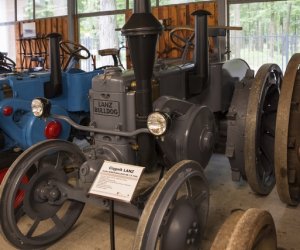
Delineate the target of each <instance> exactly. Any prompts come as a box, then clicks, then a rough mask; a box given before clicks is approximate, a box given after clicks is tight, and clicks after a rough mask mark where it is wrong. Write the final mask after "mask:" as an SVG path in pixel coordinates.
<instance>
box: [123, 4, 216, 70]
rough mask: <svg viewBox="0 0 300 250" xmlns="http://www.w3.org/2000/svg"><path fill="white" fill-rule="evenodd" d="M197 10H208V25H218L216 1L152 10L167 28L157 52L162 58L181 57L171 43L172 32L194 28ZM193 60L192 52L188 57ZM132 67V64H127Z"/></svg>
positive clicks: (128, 12)
mask: <svg viewBox="0 0 300 250" xmlns="http://www.w3.org/2000/svg"><path fill="white" fill-rule="evenodd" d="M196 10H207V11H209V12H210V13H211V16H209V17H208V25H209V26H216V25H217V24H218V15H217V3H216V2H215V1H207V2H198V3H189V4H176V5H167V6H161V7H154V8H152V13H153V15H154V16H155V17H156V18H157V19H159V20H161V21H163V22H164V24H167V25H164V26H165V27H166V28H165V30H164V31H163V33H162V34H161V35H160V37H159V41H158V46H157V52H158V56H159V57H160V58H176V57H179V56H181V52H180V50H176V49H174V45H173V44H172V42H171V41H170V37H169V36H170V31H171V29H172V28H175V27H180V26H181V27H191V28H193V27H194V24H195V21H194V17H193V16H192V15H191V14H192V13H193V12H194V11H196ZM131 14H132V10H128V11H126V20H128V18H129V17H130V16H131ZM188 57H189V58H192V52H190V53H189V55H188ZM127 65H130V62H127Z"/></svg>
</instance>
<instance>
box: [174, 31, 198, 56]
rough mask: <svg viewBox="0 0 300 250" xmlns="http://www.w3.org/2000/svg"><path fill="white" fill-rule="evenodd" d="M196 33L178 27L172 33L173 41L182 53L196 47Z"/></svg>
mask: <svg viewBox="0 0 300 250" xmlns="http://www.w3.org/2000/svg"><path fill="white" fill-rule="evenodd" d="M194 37H195V31H194V29H193V28H189V27H176V28H174V29H172V30H171V31H170V39H171V41H172V42H173V43H174V44H175V45H176V46H177V47H178V48H179V49H180V50H182V51H184V50H185V49H186V48H189V49H190V48H191V49H192V48H193V47H194V43H193V40H194Z"/></svg>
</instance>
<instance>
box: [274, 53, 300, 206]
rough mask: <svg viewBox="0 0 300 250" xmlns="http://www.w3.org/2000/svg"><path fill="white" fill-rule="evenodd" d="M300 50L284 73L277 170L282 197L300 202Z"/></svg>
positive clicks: (288, 202) (277, 131)
mask: <svg viewBox="0 0 300 250" xmlns="http://www.w3.org/2000/svg"><path fill="white" fill-rule="evenodd" d="M299 65H300V54H299V53H298V54H295V55H293V56H292V58H291V59H290V61H289V63H288V65H287V69H286V71H285V74H284V78H283V84H282V89H281V95H280V99H279V105H278V113H277V120H276V133H275V172H276V183H277V184H276V185H277V192H278V195H279V197H280V199H281V200H282V201H283V202H285V203H287V204H289V205H297V204H298V203H299V200H300V197H299V194H300V192H299V191H300V162H299V160H300V126H299V125H300V70H299Z"/></svg>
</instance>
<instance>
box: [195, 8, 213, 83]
mask: <svg viewBox="0 0 300 250" xmlns="http://www.w3.org/2000/svg"><path fill="white" fill-rule="evenodd" d="M192 15H193V16H195V18H196V20H195V51H194V62H195V74H196V75H197V76H198V77H199V78H200V79H201V84H202V86H205V85H206V84H207V81H208V76H209V51H208V25H207V18H208V16H209V15H211V13H210V12H208V11H206V10H196V11H194V12H193V13H192Z"/></svg>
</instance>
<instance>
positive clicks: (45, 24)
mask: <svg viewBox="0 0 300 250" xmlns="http://www.w3.org/2000/svg"><path fill="white" fill-rule="evenodd" d="M22 23H23V22H17V23H16V24H15V29H16V49H17V61H16V64H17V68H19V69H23V70H24V69H28V68H30V67H34V66H36V63H31V64H30V59H31V57H32V56H34V55H42V56H45V57H46V67H48V66H49V57H48V49H47V47H48V46H47V45H48V41H47V40H46V38H45V37H46V36H47V35H48V34H50V33H54V32H55V33H60V34H62V40H68V17H67V16H61V17H53V18H45V19H38V20H35V25H36V35H37V38H38V39H31V40H30V39H25V40H24V39H23V40H22ZM21 43H23V46H25V47H22V44H21ZM40 43H41V44H42V45H45V46H44V47H42V48H40V47H39V46H41V44H40ZM64 59H65V58H64ZM63 61H66V60H63Z"/></svg>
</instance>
